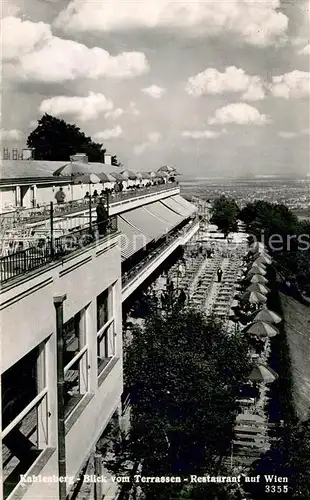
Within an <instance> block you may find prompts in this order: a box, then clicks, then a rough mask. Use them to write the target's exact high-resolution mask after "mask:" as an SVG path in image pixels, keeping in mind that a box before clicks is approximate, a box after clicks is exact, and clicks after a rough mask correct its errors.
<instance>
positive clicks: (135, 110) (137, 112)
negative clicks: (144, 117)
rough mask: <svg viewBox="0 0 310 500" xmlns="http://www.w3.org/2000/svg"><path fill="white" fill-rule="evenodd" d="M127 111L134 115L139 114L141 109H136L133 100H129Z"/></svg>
mask: <svg viewBox="0 0 310 500" xmlns="http://www.w3.org/2000/svg"><path fill="white" fill-rule="evenodd" d="M129 113H131V114H133V115H134V116H139V115H141V111H140V109H138V107H137V105H136V103H135V102H134V101H131V102H130V103H129Z"/></svg>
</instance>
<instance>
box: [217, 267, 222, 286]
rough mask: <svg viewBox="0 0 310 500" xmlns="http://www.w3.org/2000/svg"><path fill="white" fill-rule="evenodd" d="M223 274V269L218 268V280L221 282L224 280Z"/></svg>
mask: <svg viewBox="0 0 310 500" xmlns="http://www.w3.org/2000/svg"><path fill="white" fill-rule="evenodd" d="M222 274H223V271H222V269H221V268H219V269H218V270H217V281H218V282H219V283H221V281H222Z"/></svg>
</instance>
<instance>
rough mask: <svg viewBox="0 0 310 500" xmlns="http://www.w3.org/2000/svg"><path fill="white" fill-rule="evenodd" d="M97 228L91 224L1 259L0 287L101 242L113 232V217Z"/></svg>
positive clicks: (115, 224) (114, 228)
mask: <svg viewBox="0 0 310 500" xmlns="http://www.w3.org/2000/svg"><path fill="white" fill-rule="evenodd" d="M101 225H102V227H101V228H100V227H99V231H98V224H94V225H92V226H91V227H90V226H88V227H86V228H82V229H80V230H78V231H72V232H71V233H68V234H66V235H64V236H61V237H59V238H54V239H50V238H47V239H45V240H41V241H40V243H39V244H38V245H37V246H32V247H30V248H27V249H25V250H23V249H21V250H19V251H17V252H14V253H12V254H9V255H6V256H4V257H1V258H0V281H1V283H4V282H6V281H8V280H10V279H12V278H15V277H16V276H20V275H22V274H25V273H26V272H29V271H33V270H35V269H38V268H40V267H42V266H44V265H46V264H48V263H50V262H52V261H55V260H59V259H62V258H64V257H65V256H66V255H68V254H70V253H71V252H75V251H77V250H80V249H83V248H85V247H87V246H88V245H90V244H92V243H94V242H96V241H100V239H101V238H104V237H105V236H108V235H111V234H113V233H115V232H116V231H117V217H116V216H113V217H109V218H108V219H107V220H106V221H103V222H102V223H101ZM100 233H101V234H100Z"/></svg>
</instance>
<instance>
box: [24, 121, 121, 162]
mask: <svg viewBox="0 0 310 500" xmlns="http://www.w3.org/2000/svg"><path fill="white" fill-rule="evenodd" d="M27 146H28V147H29V148H32V149H33V150H34V159H35V160H52V161H53V160H58V161H69V160H70V156H71V155H74V154H76V153H85V154H86V155H87V157H88V160H89V161H91V162H101V163H103V162H104V153H105V151H106V150H105V149H103V147H102V146H103V145H102V144H99V143H97V142H93V141H92V139H91V137H87V136H86V135H85V134H84V132H81V130H80V128H79V127H77V126H76V125H72V124H69V123H66V122H65V121H64V120H60V119H59V118H55V117H54V116H51V115H48V114H47V113H45V114H44V115H43V116H42V118H41V119H40V120H38V126H37V128H36V129H35V130H33V131H32V132H31V133H30V134H29V136H28V139H27ZM113 158H114V162H117V158H116V156H114V157H113Z"/></svg>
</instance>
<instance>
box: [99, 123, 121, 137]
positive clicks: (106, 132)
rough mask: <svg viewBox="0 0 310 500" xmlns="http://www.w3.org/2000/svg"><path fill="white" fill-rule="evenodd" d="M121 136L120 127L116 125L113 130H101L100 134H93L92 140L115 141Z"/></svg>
mask: <svg viewBox="0 0 310 500" xmlns="http://www.w3.org/2000/svg"><path fill="white" fill-rule="evenodd" d="M121 135H123V129H122V127H121V126H120V125H116V127H114V128H111V129H106V130H102V131H101V132H96V133H95V134H94V138H95V139H99V140H101V139H103V140H107V139H116V138H117V137H120V136H121Z"/></svg>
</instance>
